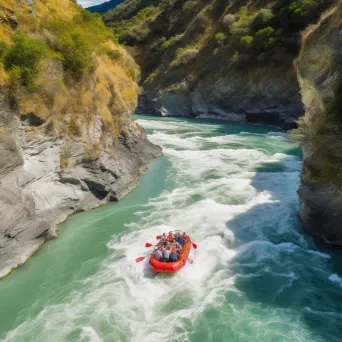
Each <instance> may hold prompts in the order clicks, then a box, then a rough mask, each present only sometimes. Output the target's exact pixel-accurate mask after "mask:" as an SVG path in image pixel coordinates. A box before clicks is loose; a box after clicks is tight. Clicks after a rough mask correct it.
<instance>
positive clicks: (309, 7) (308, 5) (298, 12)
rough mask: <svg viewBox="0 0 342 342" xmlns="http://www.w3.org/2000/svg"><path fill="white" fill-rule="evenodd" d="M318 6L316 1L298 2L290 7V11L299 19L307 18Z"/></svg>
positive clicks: (302, 0)
mask: <svg viewBox="0 0 342 342" xmlns="http://www.w3.org/2000/svg"><path fill="white" fill-rule="evenodd" d="M317 6H318V3H317V1H316V0H296V1H294V2H292V3H291V4H290V6H289V10H290V11H291V12H292V14H293V15H295V16H297V17H306V16H308V15H310V14H311V13H312V11H313V10H315V9H316V8H317Z"/></svg>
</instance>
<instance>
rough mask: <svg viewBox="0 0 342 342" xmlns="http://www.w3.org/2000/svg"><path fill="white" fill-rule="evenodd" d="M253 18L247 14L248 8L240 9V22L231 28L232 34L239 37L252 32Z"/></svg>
mask: <svg viewBox="0 0 342 342" xmlns="http://www.w3.org/2000/svg"><path fill="white" fill-rule="evenodd" d="M250 24H251V18H250V17H249V16H248V14H247V7H246V6H242V7H240V9H239V20H238V21H236V22H234V23H233V24H232V25H231V27H230V32H231V33H232V34H234V35H237V36H243V35H246V34H247V33H248V32H249V31H250Z"/></svg>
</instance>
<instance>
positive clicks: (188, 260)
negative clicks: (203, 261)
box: [186, 258, 194, 264]
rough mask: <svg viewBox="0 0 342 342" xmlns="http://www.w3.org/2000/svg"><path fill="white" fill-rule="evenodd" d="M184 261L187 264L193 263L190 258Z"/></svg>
mask: <svg viewBox="0 0 342 342" xmlns="http://www.w3.org/2000/svg"><path fill="white" fill-rule="evenodd" d="M186 261H187V262H188V263H189V264H192V263H193V262H194V261H193V260H192V259H190V258H187V259H186Z"/></svg>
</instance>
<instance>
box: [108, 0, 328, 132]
mask: <svg viewBox="0 0 342 342" xmlns="http://www.w3.org/2000/svg"><path fill="white" fill-rule="evenodd" d="M330 3H331V1H321V0H315V1H310V4H307V3H306V2H303V1H301V0H300V1H296V2H295V1H282V0H277V1H272V2H271V1H249V2H246V1H242V0H237V1H223V0H222V1H221V0H219V1H210V0H209V1H200V0H185V1H184V0H169V1H163V2H161V3H160V4H159V5H157V4H153V3H152V5H153V7H152V6H150V7H148V8H145V9H143V10H142V11H140V12H139V13H138V14H137V15H136V16H135V17H133V18H131V19H130V17H128V16H127V15H126V11H125V8H124V7H122V6H118V7H117V8H116V9H115V10H114V11H112V12H109V13H108V14H106V15H104V19H105V22H106V23H107V24H108V25H109V26H110V27H113V28H114V31H115V32H116V33H117V34H118V35H119V38H120V40H121V41H122V42H124V43H125V44H127V45H129V46H131V47H132V48H133V51H134V52H135V57H136V60H137V62H138V64H139V65H140V66H141V70H142V82H141V83H142V87H143V89H144V93H143V96H141V97H140V103H139V107H138V109H139V112H141V113H160V114H162V115H170V116H193V117H212V118H218V119H223V120H229V121H240V122H250V123H264V124H269V125H275V126H281V127H284V128H293V127H295V126H296V123H295V121H296V120H297V119H298V118H299V117H300V116H302V115H303V114H304V108H303V105H302V102H301V98H300V94H299V91H300V87H299V83H298V80H297V73H296V70H295V68H294V66H293V61H294V59H295V58H296V57H297V56H298V52H299V45H300V44H299V41H300V31H301V30H303V29H304V28H305V27H306V26H307V25H308V24H310V23H315V22H316V21H317V19H318V18H319V16H320V13H321V12H322V11H323V10H324V9H325V8H327V6H329V4H330ZM124 5H125V6H126V7H129V8H131V7H134V6H136V8H138V9H141V7H140V6H141V1H136V0H127V1H126V2H125V3H124ZM138 5H139V6H138ZM148 5H151V4H146V5H145V6H148ZM296 6H297V7H298V8H297V7H296ZM311 6H312V7H311ZM120 15H122V16H120ZM123 19H125V20H123ZM128 19H130V20H128ZM118 20H121V22H120V21H119V22H118ZM111 21H113V22H111Z"/></svg>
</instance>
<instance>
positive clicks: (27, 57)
mask: <svg viewBox="0 0 342 342" xmlns="http://www.w3.org/2000/svg"><path fill="white" fill-rule="evenodd" d="M13 42H14V44H13V45H12V46H11V47H10V48H9V50H8V52H7V53H6V55H5V58H4V62H5V63H4V64H5V68H6V70H11V69H13V68H15V69H16V70H17V73H18V70H20V78H21V82H22V84H23V85H24V86H26V87H28V88H31V87H33V86H34V83H35V81H36V79H37V77H38V74H39V71H40V64H41V60H42V58H43V57H44V56H46V53H47V46H46V45H45V44H44V43H43V42H42V41H40V40H39V39H36V38H33V37H30V36H28V35H26V34H24V33H16V34H15V35H14V37H13Z"/></svg>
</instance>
